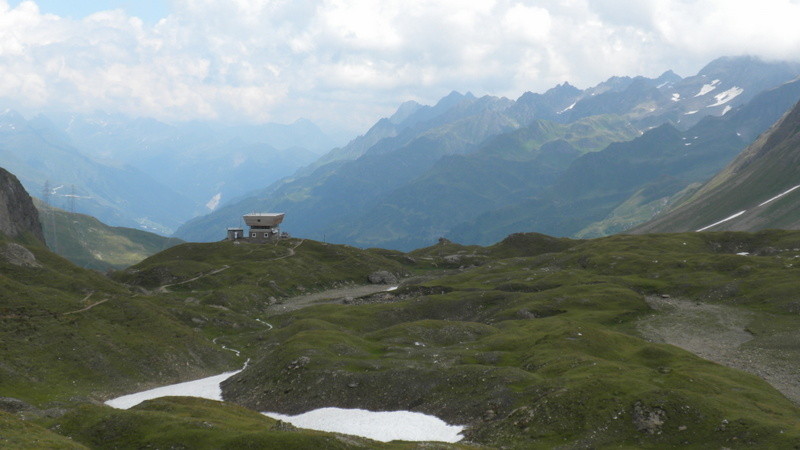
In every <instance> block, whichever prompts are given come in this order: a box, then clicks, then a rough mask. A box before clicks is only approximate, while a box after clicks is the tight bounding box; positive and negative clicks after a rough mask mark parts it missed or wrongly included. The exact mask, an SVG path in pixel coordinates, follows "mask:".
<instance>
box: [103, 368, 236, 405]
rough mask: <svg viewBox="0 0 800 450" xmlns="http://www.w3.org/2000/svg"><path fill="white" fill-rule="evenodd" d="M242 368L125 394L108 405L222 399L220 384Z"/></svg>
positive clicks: (109, 401)
mask: <svg viewBox="0 0 800 450" xmlns="http://www.w3.org/2000/svg"><path fill="white" fill-rule="evenodd" d="M245 365H246V364H245ZM241 371H242V370H241V369H240V370H236V371H234V372H225V373H221V374H219V375H214V376H212V377H208V378H201V379H199V380H194V381H186V382H184V383H178V384H171V385H169V386H161V387H158V388H155V389H150V390H149V391H142V392H137V393H135V394H129V395H123V396H122V397H117V398H114V399H111V400H108V401H107V402H106V405H108V406H110V407H112V408H117V409H128V408H131V407H134V406H136V405H138V404H139V403H142V402H143V401H145V400H151V399H154V398H161V397H169V396H178V397H200V398H207V399H210V400H222V389H220V387H219V384H220V383H222V382H223V381H225V380H227V379H228V378H230V377H232V376H234V375H236V374H237V373H239V372H241Z"/></svg>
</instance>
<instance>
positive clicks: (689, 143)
mask: <svg viewBox="0 0 800 450" xmlns="http://www.w3.org/2000/svg"><path fill="white" fill-rule="evenodd" d="M683 145H692V143H691V142H687V143H685V144H683Z"/></svg>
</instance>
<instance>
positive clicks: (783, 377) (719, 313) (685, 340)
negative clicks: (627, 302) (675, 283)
mask: <svg viewBox="0 0 800 450" xmlns="http://www.w3.org/2000/svg"><path fill="white" fill-rule="evenodd" d="M646 300H647V303H648V304H649V305H650V307H651V308H653V309H654V310H655V311H656V313H655V314H653V315H651V316H649V317H646V318H644V319H642V320H640V321H639V322H638V323H637V329H638V330H639V332H640V333H641V334H642V336H643V337H644V338H645V339H648V340H650V341H652V342H661V343H666V344H671V345H674V346H676V347H680V348H682V349H684V350H688V351H690V352H692V353H694V354H695V355H697V356H700V357H701V358H704V359H708V360H710V361H714V362H716V363H719V364H722V365H725V366H728V367H733V368H735V369H739V370H743V371H745V372H749V373H752V374H754V375H757V376H759V377H761V378H762V379H764V380H765V381H767V382H768V383H770V384H771V385H772V386H773V387H775V388H776V389H777V390H779V391H780V392H781V393H783V395H785V396H786V397H787V398H789V399H790V400H792V401H794V402H795V403H797V404H800V349H797V348H787V346H783V345H780V343H781V342H782V341H785V340H787V339H785V338H791V339H796V338H797V336H781V335H773V336H764V337H759V338H756V337H754V336H753V335H752V334H750V333H749V332H747V331H746V327H747V324H748V323H750V322H751V320H753V318H754V315H755V313H751V312H748V311H746V310H743V309H739V308H735V307H731V306H724V305H712V304H707V303H698V302H693V301H688V300H679V299H674V298H660V297H647V298H646Z"/></svg>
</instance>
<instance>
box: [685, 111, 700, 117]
mask: <svg viewBox="0 0 800 450" xmlns="http://www.w3.org/2000/svg"><path fill="white" fill-rule="evenodd" d="M691 114H697V110H694V111H689V112H685V113H683V115H684V116H688V115H691Z"/></svg>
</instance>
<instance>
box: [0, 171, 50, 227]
mask: <svg viewBox="0 0 800 450" xmlns="http://www.w3.org/2000/svg"><path fill="white" fill-rule="evenodd" d="M0 233H3V234H5V235H6V236H8V237H10V238H13V239H23V238H25V237H26V236H28V237H33V238H35V239H36V240H38V241H39V242H40V243H44V234H43V233H42V224H41V223H40V222H39V213H38V211H37V210H36V207H35V206H34V205H33V200H32V199H31V196H30V195H28V192H27V191H26V190H25V188H23V187H22V184H21V183H20V182H19V180H18V179H17V177H15V176H14V174H12V173H10V172H8V171H7V170H5V169H3V168H0Z"/></svg>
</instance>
